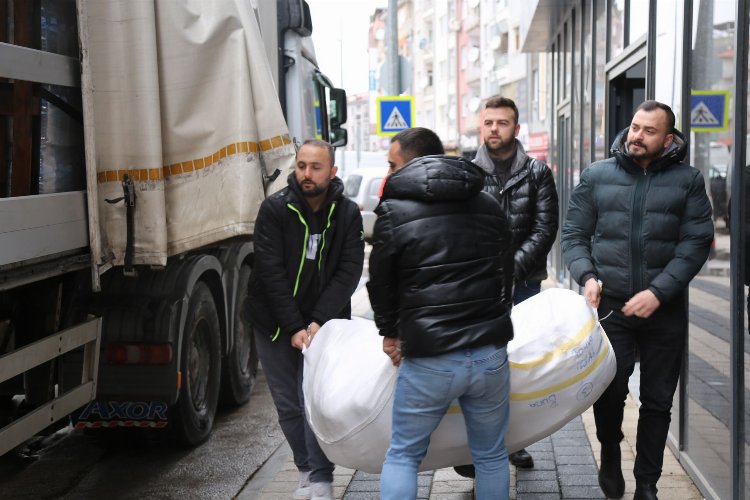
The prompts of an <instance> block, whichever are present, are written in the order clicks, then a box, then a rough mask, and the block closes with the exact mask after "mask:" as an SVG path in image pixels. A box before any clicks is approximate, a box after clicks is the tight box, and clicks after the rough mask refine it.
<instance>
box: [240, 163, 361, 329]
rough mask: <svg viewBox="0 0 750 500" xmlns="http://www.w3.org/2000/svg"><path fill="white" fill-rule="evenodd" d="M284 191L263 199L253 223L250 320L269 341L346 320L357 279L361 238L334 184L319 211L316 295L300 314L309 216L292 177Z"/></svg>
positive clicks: (349, 205)
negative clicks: (313, 323) (308, 310)
mask: <svg viewBox="0 0 750 500" xmlns="http://www.w3.org/2000/svg"><path fill="white" fill-rule="evenodd" d="M287 184H288V186H287V187H285V188H284V189H282V190H281V191H278V192H277V193H275V194H273V195H271V196H270V197H268V198H266V199H265V200H264V201H263V203H262V204H261V206H260V211H259V212H258V218H257V219H256V222H255V231H254V241H255V261H254V262H253V271H252V274H251V275H250V284H249V290H250V293H249V303H250V311H249V313H250V320H251V322H252V323H253V324H254V325H255V327H256V328H259V329H261V330H262V331H263V332H265V333H268V334H269V335H271V336H272V337H273V338H274V339H275V338H276V337H277V336H278V335H291V334H293V333H296V332H297V331H299V330H302V329H304V328H306V327H307V325H308V324H309V322H310V321H313V320H314V321H316V322H317V323H318V324H320V325H322V324H323V323H325V322H326V321H328V320H329V319H334V318H344V319H348V318H350V317H351V297H352V294H353V293H354V291H355V290H356V289H357V285H358V284H359V279H360V278H361V276H362V264H363V263H364V247H365V243H364V238H363V232H362V215H361V214H360V213H359V209H358V208H357V205H356V204H355V203H354V202H353V201H351V200H349V199H348V198H345V197H344V196H343V192H344V187H343V183H342V182H341V180H340V179H339V178H334V179H333V180H332V181H331V183H330V185H329V188H328V197H327V199H326V202H325V204H324V207H323V208H322V209H321V210H324V212H325V223H324V226H323V228H322V229H323V233H322V241H321V243H320V248H321V250H320V252H321V255H320V256H319V258H318V260H317V262H316V265H317V266H318V269H319V271H318V279H319V285H320V287H319V290H318V294H317V301H316V303H315V307H314V310H313V312H312V315H311V317H310V318H304V317H303V316H302V313H301V312H300V308H299V302H298V301H299V300H300V299H301V297H299V296H298V294H297V285H298V281H299V277H300V274H301V272H302V266H303V265H310V263H309V262H308V263H306V262H305V249H306V248H307V243H308V242H307V238H308V233H307V220H309V217H311V216H312V214H311V213H310V212H312V210H311V209H310V207H309V205H308V204H307V202H306V201H305V200H304V199H303V196H302V193H301V192H300V190H299V186H298V185H297V181H296V179H295V178H294V173H292V174H290V175H289V178H288V180H287Z"/></svg>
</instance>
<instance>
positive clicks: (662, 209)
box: [561, 101, 714, 500]
mask: <svg viewBox="0 0 750 500" xmlns="http://www.w3.org/2000/svg"><path fill="white" fill-rule="evenodd" d="M674 127H675V117H674V113H672V110H671V109H670V108H669V106H667V105H665V104H662V103H659V102H656V101H646V102H644V103H643V104H641V105H640V106H639V107H638V109H637V110H636V113H635V115H634V116H633V119H632V121H631V124H630V127H628V128H627V129H625V130H623V131H622V132H620V134H619V135H618V136H617V138H616V139H615V141H614V143H613V144H612V149H611V153H612V154H613V155H614V158H609V159H607V160H603V161H599V162H596V163H594V164H593V165H591V166H590V167H589V168H587V169H586V170H584V171H583V173H582V174H581V181H580V184H578V186H577V187H576V188H575V190H574V191H573V194H572V196H571V197H570V202H569V206H568V215H567V219H566V221H565V224H564V226H563V230H562V237H561V241H562V250H563V255H564V257H565V261H566V263H567V265H568V268H569V269H570V273H571V275H572V277H573V279H575V280H576V281H577V282H578V283H579V284H580V285H582V286H584V295H585V296H586V299H587V300H588V301H589V302H590V303H591V304H592V305H593V306H594V307H598V309H599V317H601V318H605V317H606V316H608V315H609V317H608V318H607V319H606V320H603V325H604V329H605V330H606V332H607V336H608V337H609V339H610V341H611V342H612V347H613V348H614V351H615V356H616V358H617V373H616V375H615V379H614V380H613V381H612V383H611V384H610V386H609V387H608V388H607V390H606V391H605V392H604V394H602V396H601V397H600V398H599V400H598V401H597V402H596V403H595V404H594V418H595V421H596V435H597V438H598V439H599V441H600V442H601V444H602V449H601V467H600V471H599V485H600V486H601V488H602V490H603V491H604V493H605V494H606V495H607V497H608V498H620V497H621V496H622V495H623V492H624V490H625V481H624V478H623V475H622V469H621V467H620V441H621V440H622V438H623V433H622V418H623V408H624V402H625V398H626V397H627V394H628V379H629V377H630V375H631V373H633V368H634V363H635V352H636V349H637V350H638V352H639V353H640V363H641V365H640V371H641V384H640V399H641V408H640V416H639V418H638V436H637V441H636V459H635V466H634V468H633V474H634V476H635V480H636V492H635V497H634V498H635V499H637V500H652V499H656V482H657V481H658V480H659V477H660V476H661V468H662V463H663V459H664V445H665V443H666V439H667V433H668V431H669V423H670V418H671V417H670V414H671V408H672V398H673V396H674V391H675V389H676V387H677V380H678V378H679V375H680V367H681V365H682V358H683V352H684V349H685V338H686V335H687V324H688V317H687V310H686V301H685V291H686V290H687V287H688V284H689V283H690V280H692V279H693V277H694V276H695V275H696V274H697V273H698V271H700V269H701V267H702V266H703V264H704V262H705V261H706V259H707V258H708V252H709V249H710V246H711V241H712V240H713V237H714V227H713V222H712V219H711V204H710V202H709V200H708V196H707V195H706V187H705V183H704V180H703V176H702V175H701V173H700V171H698V170H697V169H695V168H693V167H691V166H689V165H686V164H684V163H682V160H683V159H684V158H685V154H686V153H687V150H688V146H687V142H686V141H685V139H684V138H683V136H682V134H680V133H679V132H678V131H677V130H676V129H675V128H674Z"/></svg>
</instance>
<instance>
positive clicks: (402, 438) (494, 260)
mask: <svg viewBox="0 0 750 500" xmlns="http://www.w3.org/2000/svg"><path fill="white" fill-rule="evenodd" d="M425 136H433V138H434V140H433V141H420V140H417V139H419V138H423V137H425ZM415 143H419V144H435V146H434V147H433V148H426V150H424V149H421V148H420V149H417V150H414V149H412V148H411V147H410V146H411V144H415ZM433 152H442V146H441V145H440V142H439V139H438V138H437V136H436V135H435V134H434V133H433V132H431V131H430V130H427V129H422V128H418V129H409V130H406V131H404V132H401V133H400V134H399V135H396V136H395V137H394V140H393V142H392V145H391V151H390V152H389V160H391V163H392V164H393V165H394V166H395V167H396V168H398V166H399V164H400V163H401V162H400V161H394V159H396V158H397V159H400V160H403V161H404V162H406V164H405V166H403V168H401V169H397V170H396V171H395V173H393V174H392V175H391V176H390V177H389V178H388V180H387V181H386V183H385V186H384V189H383V196H382V198H381V202H380V204H379V205H378V207H377V208H376V213H377V215H378V219H377V221H376V222H375V228H374V235H373V248H372V253H371V254H370V269H369V271H370V281H369V282H368V283H367V289H368V291H369V294H370V304H371V305H372V309H373V311H374V313H375V322H376V324H377V326H378V329H379V330H380V334H381V335H382V336H383V337H384V338H383V350H384V351H385V352H386V353H387V354H388V355H389V356H390V357H391V360H392V361H393V363H394V364H395V365H399V364H400V370H399V375H398V380H397V382H396V392H395V397H394V401H393V425H392V436H391V444H390V447H389V449H388V453H387V455H386V459H385V463H384V465H383V471H382V474H381V481H380V488H381V489H380V493H381V498H383V499H384V500H408V499H413V498H415V497H416V493H417V468H418V467H419V464H420V463H421V461H422V459H423V457H424V455H425V453H426V451H427V446H428V444H429V439H430V435H431V434H432V431H434V430H435V428H436V427H437V426H438V424H439V423H440V421H441V419H442V417H443V416H444V415H445V413H446V411H447V410H448V407H449V406H450V404H451V401H453V400H454V399H456V398H457V399H458V401H459V403H460V404H461V408H462V412H463V414H464V418H465V420H466V428H467V434H468V438H469V448H470V450H471V453H472V458H473V461H474V464H475V467H476V475H477V482H476V498H478V499H480V500H486V499H491V498H492V499H507V498H508V488H509V471H508V460H507V451H506V449H505V441H504V437H505V430H506V428H507V424H508V411H509V409H508V391H509V388H510V381H509V378H510V374H509V367H508V357H507V350H506V344H507V343H508V341H509V340H510V339H511V338H512V337H513V325H512V323H511V320H510V311H509V308H508V307H507V305H506V299H504V294H507V295H509V294H510V287H511V278H512V276H511V275H510V273H504V269H503V265H504V259H505V260H507V261H508V262H507V263H509V259H507V257H506V256H508V255H509V252H508V248H509V244H510V241H509V236H510V235H509V232H508V229H507V222H506V219H505V217H504V215H503V212H502V210H501V207H500V205H499V203H498V202H497V201H496V200H495V199H494V198H493V197H492V196H490V195H488V194H486V193H482V192H481V191H482V188H483V186H484V174H483V173H482V170H481V169H480V168H479V167H477V166H475V165H473V164H471V163H469V162H468V161H466V160H464V159H463V158H457V157H447V156H441V155H437V156H426V157H421V158H419V156H421V155H423V154H429V153H433Z"/></svg>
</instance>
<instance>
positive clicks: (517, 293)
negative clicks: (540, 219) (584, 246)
mask: <svg viewBox="0 0 750 500" xmlns="http://www.w3.org/2000/svg"><path fill="white" fill-rule="evenodd" d="M541 290H542V282H541V281H520V282H518V283H516V286H515V287H514V288H513V305H516V304H520V303H521V302H523V301H524V300H526V299H529V298H531V297H533V296H534V295H536V294H538V293H539V292H540V291H541ZM521 451H526V449H525V448H522V449H520V450H518V451H516V452H515V453H518V452H521ZM515 453H511V455H513V454H515Z"/></svg>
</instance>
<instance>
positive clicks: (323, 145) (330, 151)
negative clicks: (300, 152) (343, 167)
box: [300, 139, 336, 166]
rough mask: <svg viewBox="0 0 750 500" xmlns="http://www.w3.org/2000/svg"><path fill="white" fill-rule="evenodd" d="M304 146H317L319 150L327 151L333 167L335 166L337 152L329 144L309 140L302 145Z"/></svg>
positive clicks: (319, 140)
mask: <svg viewBox="0 0 750 500" xmlns="http://www.w3.org/2000/svg"><path fill="white" fill-rule="evenodd" d="M302 146H315V147H317V148H325V149H327V150H328V154H329V155H330V157H331V166H334V165H335V164H336V152H335V151H334V149H333V146H331V144H330V143H329V142H326V141H324V140H322V139H308V140H306V141H305V142H303V143H302ZM302 146H300V148H302Z"/></svg>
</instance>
